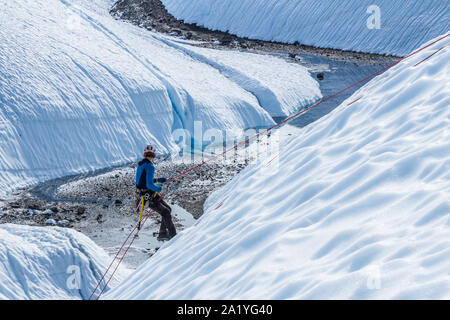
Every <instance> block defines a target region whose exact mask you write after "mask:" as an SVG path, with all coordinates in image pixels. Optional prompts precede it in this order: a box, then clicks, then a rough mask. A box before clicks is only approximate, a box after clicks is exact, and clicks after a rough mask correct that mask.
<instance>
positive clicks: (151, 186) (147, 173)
mask: <svg viewBox="0 0 450 320" xmlns="http://www.w3.org/2000/svg"><path fill="white" fill-rule="evenodd" d="M155 157H156V152H155V149H154V148H153V147H152V146H150V145H148V146H146V147H145V150H144V159H142V160H141V161H140V162H139V166H138V168H137V170H136V194H137V198H136V206H137V210H138V211H139V212H140V216H139V225H138V228H139V229H140V224H141V220H142V212H143V210H144V207H145V206H148V207H150V208H151V209H152V210H154V211H156V212H158V213H159V214H160V215H161V227H160V229H159V235H158V240H160V241H163V240H170V239H171V238H173V237H174V236H175V235H176V234H177V232H176V229H175V226H174V224H173V222H172V215H171V212H172V208H170V207H169V205H168V204H167V203H166V202H165V201H164V200H163V199H161V197H160V195H159V194H158V193H159V192H161V190H162V188H161V187H160V186H158V185H156V184H155V182H159V183H164V182H166V181H167V179H166V178H160V179H155V166H154V165H153V160H155Z"/></svg>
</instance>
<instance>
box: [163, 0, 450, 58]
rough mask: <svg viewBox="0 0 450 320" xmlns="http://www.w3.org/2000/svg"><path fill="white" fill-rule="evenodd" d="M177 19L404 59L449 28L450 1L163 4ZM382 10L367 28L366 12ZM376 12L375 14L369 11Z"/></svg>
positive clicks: (201, 0) (191, 0) (190, 0)
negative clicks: (375, 8)
mask: <svg viewBox="0 0 450 320" xmlns="http://www.w3.org/2000/svg"><path fill="white" fill-rule="evenodd" d="M162 2H163V3H164V5H165V6H166V8H167V10H168V11H169V12H170V13H171V14H172V15H174V16H175V17H176V18H178V19H182V20H184V21H185V22H187V23H196V24H198V25H201V26H204V27H206V28H209V29H212V30H220V31H228V32H230V33H232V34H236V35H238V36H241V37H248V38H251V39H260V40H266V41H279V42H285V43H294V42H296V41H298V42H300V43H301V44H305V45H311V46H316V47H324V48H335V49H342V50H352V51H362V52H371V53H380V54H392V55H398V56H404V55H406V54H408V53H409V52H410V51H412V50H413V49H414V48H416V47H417V46H419V45H420V44H421V43H423V42H425V41H428V40H430V39H432V38H434V37H437V36H438V35H439V34H443V33H444V32H447V31H448V30H449V29H450V28H449V27H450V24H449V21H450V10H449V6H450V2H449V1H448V0H439V1H429V0H404V1H392V0H378V1H373V0H346V1H341V0H321V1H317V0H277V1H273V0H227V1H223V0H162ZM372 5H377V6H378V7H379V9H380V13H381V15H380V18H381V20H380V21H381V25H380V29H369V28H368V27H367V20H368V19H369V18H371V14H369V13H367V11H368V8H369V7H370V6H372ZM369 12H371V13H372V11H369Z"/></svg>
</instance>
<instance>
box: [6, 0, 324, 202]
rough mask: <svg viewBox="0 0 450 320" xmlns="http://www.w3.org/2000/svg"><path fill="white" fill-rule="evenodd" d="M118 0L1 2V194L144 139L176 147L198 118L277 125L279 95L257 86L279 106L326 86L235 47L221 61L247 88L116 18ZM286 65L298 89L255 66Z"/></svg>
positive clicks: (133, 152)
mask: <svg viewBox="0 0 450 320" xmlns="http://www.w3.org/2000/svg"><path fill="white" fill-rule="evenodd" d="M112 3H113V2H112V1H111V0H95V1H90V0H74V1H70V2H69V1H66V0H23V1H2V2H1V3H0V21H1V23H2V27H1V28H0V194H3V193H5V192H8V191H11V190H13V189H14V188H17V187H21V186H25V185H28V184H31V183H34V182H38V181H42V180H45V179H50V178H54V177H59V176H63V175H68V174H73V173H79V172H83V171H88V170H93V169H97V168H103V167H109V166H113V165H116V164H120V163H125V162H128V161H133V160H135V159H136V158H137V157H138V156H140V155H141V149H142V146H143V145H145V144H147V143H154V144H155V145H156V146H157V147H158V149H159V150H160V152H162V153H165V152H171V151H174V150H176V148H177V146H176V144H175V142H174V140H173V138H172V132H173V131H174V130H175V129H179V128H184V129H186V130H188V132H191V133H192V131H193V124H194V121H196V120H198V121H202V126H203V129H204V130H205V131H206V130H208V129H210V128H217V129H219V130H229V131H233V130H237V129H245V128H249V127H260V126H267V125H271V124H273V120H272V118H271V114H270V113H271V112H272V111H274V109H273V108H272V106H271V105H270V104H268V103H271V102H272V101H273V99H272V100H269V101H267V100H264V99H260V98H259V96H258V93H259V91H264V94H265V95H272V96H273V97H275V99H276V100H277V101H278V102H279V103H280V105H279V106H277V109H275V111H277V112H276V113H279V112H278V111H280V112H281V113H284V112H288V111H290V110H292V109H293V108H294V107H295V108H300V107H302V106H303V105H304V104H305V102H306V101H312V100H315V99H317V98H319V97H320V96H321V95H320V90H319V86H318V84H317V82H316V81H315V80H314V79H313V78H312V77H311V76H310V75H309V74H308V73H307V72H306V71H305V69H304V68H303V67H301V66H298V65H295V64H289V63H287V62H283V61H281V60H278V59H274V60H272V61H271V62H273V63H274V64H276V68H275V67H272V66H271V65H270V64H268V59H267V58H266V57H264V56H258V55H253V56H252V61H253V63H252V65H251V66H250V67H249V66H246V65H245V64H244V63H240V62H239V61H233V60H235V59H236V60H239V59H240V57H241V56H240V55H239V54H235V53H230V56H229V57H228V56H227V55H224V56H223V58H222V57H221V58H220V60H224V61H223V63H221V66H228V67H230V66H233V68H234V69H235V70H236V71H237V72H239V73H245V74H247V76H248V78H249V80H251V81H253V79H256V80H255V81H253V82H254V83H255V85H256V86H259V85H261V88H260V90H259V91H258V90H256V89H255V88H252V89H253V90H252V91H249V90H248V88H247V87H245V86H244V85H243V84H242V82H239V81H236V80H235V79H234V78H233V77H232V76H230V75H228V74H225V73H223V72H222V68H223V67H220V68H218V67H217V66H216V65H212V64H208V63H205V62H204V60H203V58H202V56H201V55H198V56H195V57H192V56H191V55H188V54H186V52H185V50H184V49H183V50H181V49H180V48H177V46H174V45H171V44H172V42H171V40H169V39H168V38H164V37H162V36H160V35H158V34H156V33H152V32H148V31H146V30H144V29H140V28H137V27H135V26H132V25H130V24H128V23H125V22H122V21H117V20H115V19H114V18H113V17H111V16H110V15H109V13H108V10H109V8H110V7H111V5H112ZM232 57H233V58H232ZM242 57H245V56H244V55H243V56H242ZM225 58H226V59H225ZM225 60H226V61H225ZM250 68H251V69H252V70H251V71H249V69H250ZM279 72H283V73H286V74H291V75H292V76H290V80H291V82H292V86H291V88H295V89H296V90H295V92H294V93H292V92H287V90H284V89H283V88H280V87H279V86H278V85H276V86H273V87H272V86H271V84H270V83H268V82H264V83H261V81H260V79H259V78H258V75H257V73H260V74H261V75H262V76H263V77H268V78H271V79H274V78H277V77H278V74H279ZM282 77H283V76H282ZM282 77H281V78H282ZM305 83H310V84H309V85H308V86H307V87H305V89H303V85H304V84H305Z"/></svg>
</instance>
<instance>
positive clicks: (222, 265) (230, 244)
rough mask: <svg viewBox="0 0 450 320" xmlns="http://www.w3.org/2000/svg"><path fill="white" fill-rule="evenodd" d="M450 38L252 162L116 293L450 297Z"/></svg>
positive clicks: (137, 296)
mask: <svg viewBox="0 0 450 320" xmlns="http://www.w3.org/2000/svg"><path fill="white" fill-rule="evenodd" d="M449 44H450V37H449V36H448V34H447V37H446V38H445V39H444V40H441V41H439V42H438V43H435V44H434V45H432V46H430V47H429V48H427V49H425V50H423V51H421V52H420V53H418V54H416V55H414V56H413V57H411V58H409V59H407V60H404V61H402V62H401V63H399V64H398V65H396V66H395V67H393V68H392V69H390V70H388V71H386V72H385V73H383V74H382V75H379V76H377V77H376V78H374V79H373V80H372V81H371V82H369V83H368V84H366V85H365V86H363V87H362V88H360V89H359V90H358V91H356V92H355V93H354V94H353V95H352V96H351V97H350V98H348V99H347V100H346V101H344V102H343V103H342V104H341V105H340V106H339V107H338V108H336V109H335V110H333V111H332V112H331V113H329V114H328V115H326V116H324V117H323V118H321V119H319V120H318V121H316V122H315V123H313V124H311V125H309V126H307V127H305V128H303V129H301V130H300V132H299V134H298V135H297V136H295V137H292V139H291V140H290V141H289V142H288V143H286V144H285V145H283V146H281V151H280V153H279V157H278V158H279V159H278V161H273V162H271V161H262V162H260V163H259V164H255V165H251V166H248V167H247V168H246V169H245V170H243V171H242V172H241V173H239V174H238V175H237V176H236V177H235V178H234V179H233V180H232V181H231V182H230V183H228V184H227V185H226V186H225V187H224V188H223V189H221V190H218V191H216V192H215V193H213V194H212V195H211V196H210V197H209V198H208V199H207V201H206V203H205V206H204V208H205V214H204V215H203V216H202V217H201V218H200V219H199V220H198V221H197V223H196V224H195V225H194V226H193V227H191V228H190V229H186V230H184V231H183V232H182V233H180V234H178V235H177V236H176V237H175V238H174V239H172V241H171V242H169V243H167V244H165V245H164V246H163V247H162V248H161V249H160V250H159V251H158V252H157V253H156V254H155V255H154V256H153V257H152V258H151V259H149V260H148V261H147V262H146V263H144V264H143V265H142V266H141V267H140V268H138V269H137V270H136V272H135V273H134V274H133V275H132V276H130V277H128V278H127V279H126V280H125V281H123V282H121V283H120V284H119V285H118V286H117V287H115V288H114V289H112V290H111V291H110V292H109V293H108V294H107V295H105V298H108V299H449V298H450V274H449V272H448V271H449V270H450V259H449V257H450V232H449V230H450V200H449V199H450V131H449V128H450V109H449V105H450V92H449V90H450V89H449V88H450V86H449V85H448V84H449V83H448V75H449V72H450V64H449V61H450V49H449ZM424 59H426V60H424ZM422 60H424V61H422Z"/></svg>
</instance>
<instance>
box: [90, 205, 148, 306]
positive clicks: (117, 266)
mask: <svg viewBox="0 0 450 320" xmlns="http://www.w3.org/2000/svg"><path fill="white" fill-rule="evenodd" d="M151 213H152V210H150V209H148V210H147V214H146V215H145V218H144V220H143V221H142V224H141V228H142V227H143V226H144V224H145V222H146V221H147V219H148V217H150V214H151ZM136 229H137V224H136V226H135V227H134V228H133V230H131V232H130V234H129V235H128V237H127V238H126V239H125V242H124V243H123V244H122V247H120V249H119V251H118V252H117V253H116V255H115V256H114V259H113V260H112V261H111V263H110V265H109V267H108V269H106V271H105V273H104V274H103V276H102V278H101V279H100V281H99V282H98V284H97V286H96V287H95V289H94V291H93V292H92V294H91V296H90V297H89V300H91V299H92V296H93V295H94V293H95V292H96V291H97V289H98V287H99V286H100V284H101V282H102V281H103V279H104V278H105V276H106V274H107V273H108V271H109V269H110V268H111V266H112V265H113V263H114V261H115V260H116V259H117V256H118V255H119V253H120V251H121V250H122V248H123V247H124V246H125V244H126V243H127V242H128V239H129V238H130V236H131V235H132V234H133V233H134V231H135V230H136ZM138 234H139V230H138V231H137V233H136V234H135V235H134V237H133V239H132V240H131V242H130V244H129V245H128V247H127V249H126V250H125V252H124V254H123V255H122V257H121V258H120V260H119V262H118V264H117V265H116V268H115V269H114V270H113V272H112V274H111V276H110V277H109V280H108V281H107V282H106V284H105V286H104V287H103V289H102V290H101V292H100V294H99V295H98V296H97V300H98V299H99V298H100V296H101V295H102V294H103V292H104V291H105V289H106V287H107V286H108V284H109V282H110V281H111V279H112V278H113V277H114V274H115V273H116V271H117V269H118V268H119V265H120V264H121V263H122V261H123V259H124V258H125V256H126V254H127V252H128V250H129V249H130V247H131V245H132V244H133V242H134V240H135V239H136V238H137V236H138Z"/></svg>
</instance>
